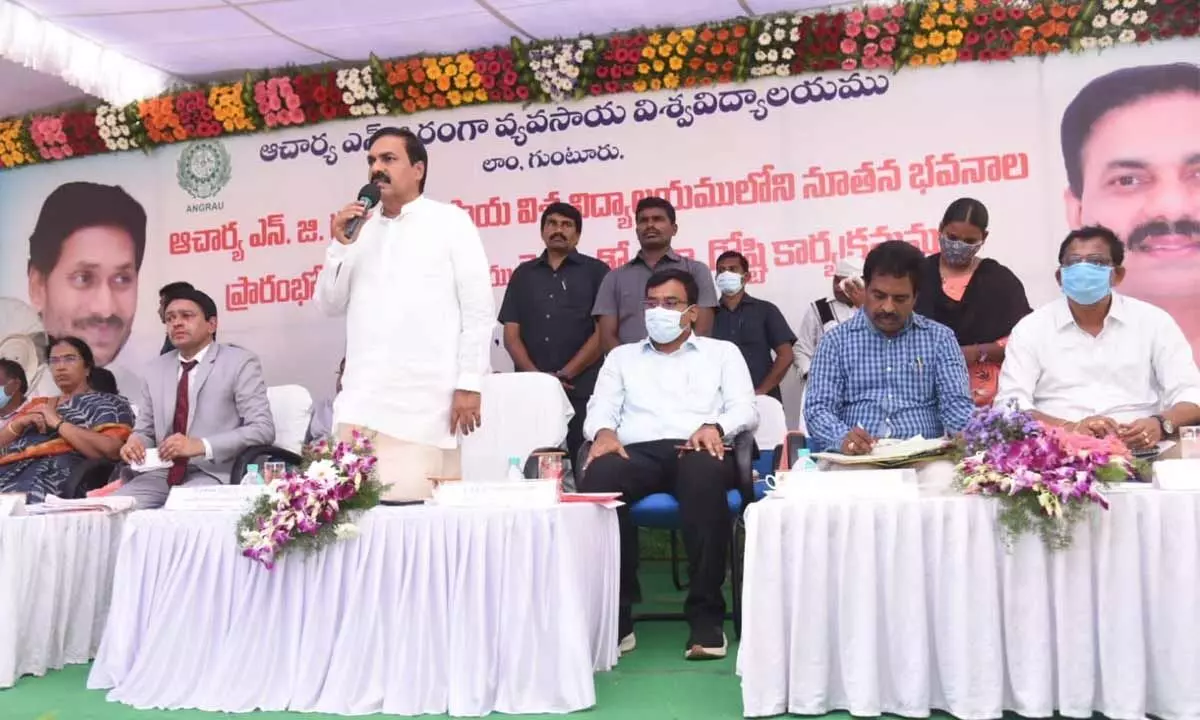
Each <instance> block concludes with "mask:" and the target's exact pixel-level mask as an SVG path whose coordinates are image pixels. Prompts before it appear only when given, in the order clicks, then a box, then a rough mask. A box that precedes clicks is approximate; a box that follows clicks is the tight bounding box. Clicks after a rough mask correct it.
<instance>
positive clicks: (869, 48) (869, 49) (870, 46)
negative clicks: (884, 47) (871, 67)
mask: <svg viewBox="0 0 1200 720" xmlns="http://www.w3.org/2000/svg"><path fill="white" fill-rule="evenodd" d="M877 52H879V46H878V45H876V44H875V43H867V44H866V45H863V55H866V56H867V57H871V56H872V55H874V54H875V53H877ZM863 64H864V65H865V64H866V63H863Z"/></svg>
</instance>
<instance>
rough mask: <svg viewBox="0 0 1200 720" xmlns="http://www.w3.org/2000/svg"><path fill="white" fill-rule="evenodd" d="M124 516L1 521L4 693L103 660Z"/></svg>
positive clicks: (0, 671) (0, 674)
mask: <svg viewBox="0 0 1200 720" xmlns="http://www.w3.org/2000/svg"><path fill="white" fill-rule="evenodd" d="M123 519H124V515H104V514H101V513H71V514H57V515H40V516H30V517H4V518H0V688H6V687H11V686H12V685H13V684H14V683H16V681H17V678H19V677H21V676H22V675H43V674H45V672H46V671H47V670H50V669H59V668H61V667H62V666H63V665H66V664H69V663H86V662H87V661H88V660H90V659H91V658H92V656H93V655H95V653H96V649H97V648H98V647H99V645H100V637H101V635H102V634H103V632H104V619H105V617H106V616H107V615H108V599H109V595H110V593H111V589H112V576H113V567H114V565H115V564H116V559H117V544H118V542H119V540H120V537H121V532H120V530H121V523H122V520H123ZM0 714H2V713H0Z"/></svg>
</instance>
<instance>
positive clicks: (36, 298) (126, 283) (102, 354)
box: [28, 182, 146, 394]
mask: <svg viewBox="0 0 1200 720" xmlns="http://www.w3.org/2000/svg"><path fill="white" fill-rule="evenodd" d="M145 254H146V211H145V210H144V209H143V208H142V206H141V204H139V203H138V201H137V200H134V199H133V197H131V196H130V195H129V193H127V192H125V190H123V189H122V188H120V187H117V186H115V185H100V184H97V183H91V182H70V183H65V184H63V185H60V186H58V187H57V188H55V190H54V191H53V192H52V193H50V195H49V196H48V197H47V198H46V201H45V202H44V203H43V204H42V210H41V213H40V214H39V215H38V219H37V224H36V225H35V226H34V228H33V234H31V235H30V236H29V266H28V277H29V301H30V303H32V304H33V306H34V307H35V308H37V310H38V312H39V313H40V314H41V317H42V323H43V324H44V325H45V328H46V333H47V334H49V335H51V336H57V337H62V336H66V335H74V336H77V337H80V338H82V339H83V340H84V341H86V342H87V344H88V347H90V348H91V349H92V352H93V353H94V354H95V358H96V365H97V367H107V368H108V369H109V370H110V371H112V372H113V374H114V375H115V376H116V378H117V384H118V386H119V387H120V388H121V391H122V392H124V393H129V394H133V393H134V390H136V389H137V387H139V384H140V381H139V380H138V378H137V376H136V375H135V374H134V373H132V372H130V371H129V370H127V369H125V368H122V367H120V366H118V365H113V361H114V359H115V358H116V357H117V355H118V354H119V353H120V352H121V349H122V348H123V347H124V346H125V343H126V341H128V340H129V333H130V331H131V330H132V329H133V317H134V313H135V312H136V310H137V288H138V272H139V271H140V270H141V267H142V259H143V258H144V257H145Z"/></svg>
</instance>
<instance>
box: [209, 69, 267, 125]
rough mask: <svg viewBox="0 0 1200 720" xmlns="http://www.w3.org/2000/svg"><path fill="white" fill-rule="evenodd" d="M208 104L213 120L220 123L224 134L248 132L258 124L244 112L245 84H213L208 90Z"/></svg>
mask: <svg viewBox="0 0 1200 720" xmlns="http://www.w3.org/2000/svg"><path fill="white" fill-rule="evenodd" d="M208 106H209V107H210V108H212V117H213V120H214V121H216V122H218V123H220V125H221V128H222V129H223V130H224V131H225V133H226V134H233V133H241V132H250V131H253V130H257V129H258V126H257V125H256V124H255V122H254V120H253V119H252V118H251V117H250V116H249V115H247V113H246V84H245V82H241V81H239V82H236V83H233V84H232V85H214V86H213V87H211V88H209V90H208Z"/></svg>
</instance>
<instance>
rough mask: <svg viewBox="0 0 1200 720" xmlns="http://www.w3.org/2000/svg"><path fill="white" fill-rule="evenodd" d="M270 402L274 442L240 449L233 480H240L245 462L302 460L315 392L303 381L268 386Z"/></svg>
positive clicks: (231, 478) (294, 461)
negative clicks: (264, 459) (301, 383)
mask: <svg viewBox="0 0 1200 720" xmlns="http://www.w3.org/2000/svg"><path fill="white" fill-rule="evenodd" d="M267 402H268V403H270V405H271V419H272V420H273V421H274V423H275V442H274V444H272V445H255V446H253V447H249V448H246V449H245V450H242V452H240V453H238V456H237V458H235V459H234V461H233V468H232V469H231V471H230V474H229V477H230V481H231V482H233V483H238V482H241V478H242V476H243V475H245V473H246V465H248V464H250V463H254V462H259V460H260V459H261V458H266V459H267V460H279V461H282V462H286V463H289V464H291V465H298V464H300V451H301V450H302V449H304V438H305V436H306V435H307V434H308V423H309V421H310V420H311V418H312V408H313V400H312V394H310V393H309V392H308V389H307V388H304V387H302V386H300V385H276V386H274V387H269V388H267Z"/></svg>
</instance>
